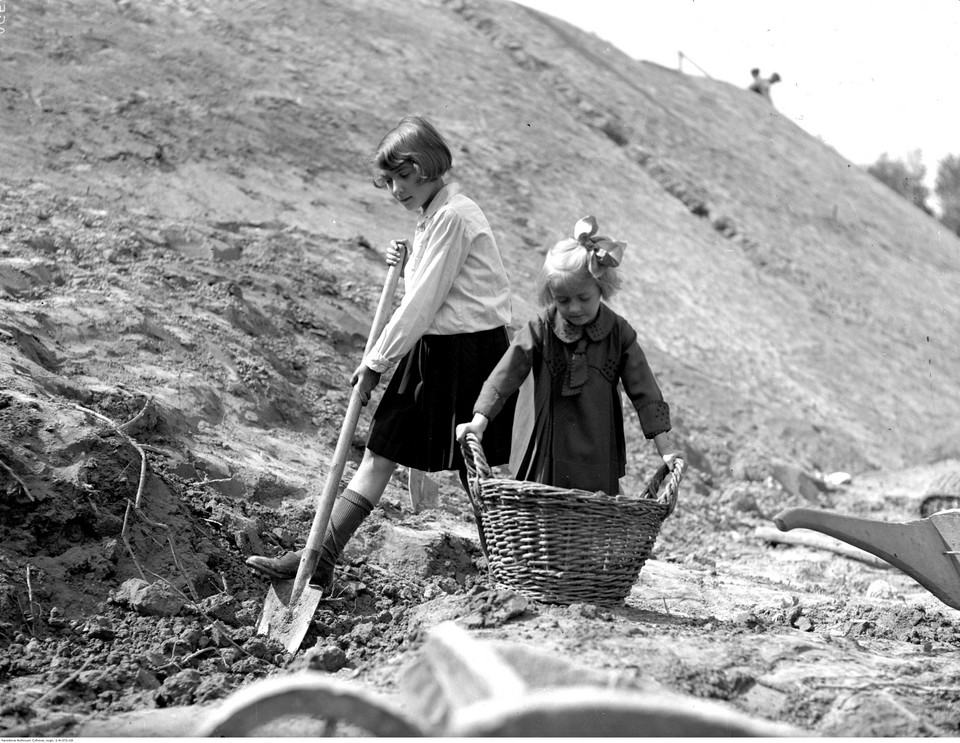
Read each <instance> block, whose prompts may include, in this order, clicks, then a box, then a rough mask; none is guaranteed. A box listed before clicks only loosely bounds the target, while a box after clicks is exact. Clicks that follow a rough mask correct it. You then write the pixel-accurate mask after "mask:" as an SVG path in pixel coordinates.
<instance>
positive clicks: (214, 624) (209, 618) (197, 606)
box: [150, 572, 277, 666]
mask: <svg viewBox="0 0 960 743" xmlns="http://www.w3.org/2000/svg"><path fill="white" fill-rule="evenodd" d="M150 575H152V576H154V577H155V578H156V579H157V580H161V581H163V582H164V583H166V584H167V586H169V587H170V589H171V590H173V591H174V592H175V593H177V594H179V596H180V598H182V599H183V600H184V601H187V602H189V603H190V604H192V605H193V607H194V608H195V609H196V610H197V611H198V612H199V613H200V614H201V616H203V618H204V619H206V620H207V621H209V622H210V626H211V627H216V628H218V629H220V630H221V632H222V634H223V636H224V638H225V639H226V640H227V642H229V643H230V644H231V645H233V647H235V648H236V649H237V650H239V651H240V652H241V653H243V654H244V655H246V656H249V657H250V658H256V657H257V656H255V655H254V654H253V653H251V652H250V651H249V650H245V649H244V648H242V647H240V645H238V644H237V643H236V642H235V641H234V639H233V638H232V637H230V634H229V632H227V631H226V627H225V626H224V624H223V622H221V621H220V620H219V619H217V618H215V617H212V616H210V615H209V614H208V613H207V612H205V611H204V610H203V609H201V608H200V604H199V602H193V601H190V598H189V597H188V596H187V595H186V594H185V593H184V592H183V591H181V590H180V589H179V588H177V587H176V586H175V585H173V583H171V582H170V581H169V580H167V579H166V578H164V577H163V576H162V575H157V574H156V573H153V572H151V573H150ZM267 662H268V663H270V665H273V666H276V665H277V664H276V663H274V662H273V661H272V660H271V661H267Z"/></svg>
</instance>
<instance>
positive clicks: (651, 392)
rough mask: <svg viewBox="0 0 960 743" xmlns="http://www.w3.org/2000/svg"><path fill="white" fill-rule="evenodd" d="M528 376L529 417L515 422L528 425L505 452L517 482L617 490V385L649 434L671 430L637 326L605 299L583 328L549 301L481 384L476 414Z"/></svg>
mask: <svg viewBox="0 0 960 743" xmlns="http://www.w3.org/2000/svg"><path fill="white" fill-rule="evenodd" d="M528 374H532V377H533V381H534V391H533V415H532V420H524V421H518V422H519V423H520V426H523V424H524V423H526V424H532V425H528V426H527V427H528V428H532V430H530V431H529V433H528V434H525V435H523V436H521V437H519V439H518V437H516V436H515V438H514V442H513V446H514V451H513V456H512V457H511V469H512V470H513V471H514V476H515V477H516V478H517V479H519V480H529V481H533V482H539V483H543V484H544V485H555V486H557V487H563V488H579V489H582V490H588V491H597V490H602V491H604V492H606V493H611V494H615V493H618V492H619V490H620V486H619V479H620V478H621V477H622V476H623V475H624V473H625V471H626V443H625V439H624V432H623V410H622V407H621V403H620V391H619V383H622V384H623V389H624V391H625V392H626V394H627V397H628V398H629V399H630V402H631V403H632V404H633V407H634V408H635V409H636V411H637V415H638V416H639V419H640V427H641V428H642V429H643V433H644V435H645V436H646V437H647V438H648V439H650V438H653V437H654V436H655V435H657V434H658V433H664V432H666V431H669V430H670V408H669V406H668V405H667V403H666V402H664V400H663V395H662V394H661V392H660V387H659V385H658V384H657V380H656V378H655V377H654V375H653V372H652V371H651V369H650V366H649V364H648V363H647V359H646V356H645V355H644V353H643V350H642V349H641V348H640V345H639V344H638V343H637V333H636V331H635V330H634V329H633V328H632V327H631V326H630V324H629V323H628V322H627V321H626V320H624V319H623V318H622V317H621V316H620V315H618V314H617V313H616V312H614V311H613V310H612V309H610V308H609V307H608V306H607V305H605V304H601V305H600V311H599V312H598V314H597V317H596V318H595V319H594V320H593V322H591V323H590V324H589V325H587V326H585V327H577V326H574V325H570V324H568V323H566V322H565V321H564V320H563V318H562V317H561V316H560V315H559V314H558V313H557V311H556V308H555V307H550V308H549V309H547V310H546V311H545V312H543V313H542V314H541V315H540V316H539V317H537V318H536V319H534V320H531V321H530V322H528V323H527V324H526V325H525V326H523V327H522V328H521V329H520V330H519V332H518V333H517V335H516V337H515V338H514V339H513V342H512V343H511V345H510V348H508V349H507V352H506V354H504V356H503V358H502V359H501V360H500V363H499V364H498V365H497V366H496V367H495V368H494V370H493V372H491V374H490V376H489V377H488V378H487V381H486V382H485V383H484V385H483V388H482V390H481V392H480V396H479V397H478V398H477V402H476V404H475V405H474V412H476V413H481V414H482V415H484V416H486V417H487V418H488V419H492V418H494V417H495V416H496V415H497V414H498V413H499V412H500V410H501V409H502V408H503V406H504V404H505V402H506V401H508V400H511V399H512V395H513V393H514V392H516V391H517V390H518V389H519V388H520V386H521V385H522V384H523V382H524V380H525V379H526V377H527V375H528ZM516 415H517V416H518V417H519V416H520V415H521V410H520V408H518V409H517V413H516Z"/></svg>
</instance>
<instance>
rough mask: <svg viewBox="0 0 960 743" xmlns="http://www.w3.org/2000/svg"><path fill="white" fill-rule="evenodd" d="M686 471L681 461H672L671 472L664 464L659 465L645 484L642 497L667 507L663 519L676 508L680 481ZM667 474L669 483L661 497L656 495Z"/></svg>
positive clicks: (684, 463) (685, 465) (684, 462)
mask: <svg viewBox="0 0 960 743" xmlns="http://www.w3.org/2000/svg"><path fill="white" fill-rule="evenodd" d="M686 469H687V463H686V461H684V460H683V459H674V460H673V469H672V470H671V468H670V467H668V466H667V465H666V464H661V465H660V467H659V468H658V469H657V471H656V472H655V473H654V475H653V477H651V478H650V481H649V482H648V483H647V487H646V490H644V493H643V496H642V497H644V498H653V499H655V500H657V501H658V502H659V503H661V504H663V505H665V506H666V507H667V511H666V513H664V514H663V518H664V519H666V518H667V516H669V515H670V514H671V513H673V509H674V508H676V507H677V496H678V495H679V493H680V481H681V480H682V479H683V473H684V472H685V471H686ZM668 474H669V475H670V481H669V482H668V483H667V488H666V490H665V491H664V492H663V495H658V492H659V490H660V486H661V485H662V484H663V481H664V480H665V479H666V477H667V475H668Z"/></svg>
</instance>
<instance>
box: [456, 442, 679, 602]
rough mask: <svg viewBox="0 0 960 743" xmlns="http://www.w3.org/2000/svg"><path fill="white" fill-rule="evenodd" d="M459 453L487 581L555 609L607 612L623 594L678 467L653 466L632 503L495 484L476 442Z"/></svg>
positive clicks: (673, 498) (669, 497)
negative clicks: (604, 607) (591, 607)
mask: <svg viewBox="0 0 960 743" xmlns="http://www.w3.org/2000/svg"><path fill="white" fill-rule="evenodd" d="M461 448H462V450H463V458H464V459H465V460H466V464H467V472H468V476H469V481H470V491H469V492H470V502H471V504H472V505H473V510H474V513H475V515H476V518H477V527H478V529H479V531H480V544H481V546H482V548H483V551H484V554H485V555H486V557H487V562H488V563H489V565H490V572H491V575H492V576H493V579H494V581H496V582H497V583H499V584H501V585H503V586H505V587H507V588H511V589H513V590H516V591H518V592H519V593H522V594H524V595H527V596H529V597H531V598H534V599H537V600H539V601H543V602H547V603H556V604H572V603H576V602H586V603H594V604H613V603H618V602H620V601H622V600H623V599H624V598H625V597H626V596H627V594H628V593H630V589H631V587H632V586H633V584H634V583H636V581H637V578H638V576H639V575H640V569H641V568H642V567H643V564H644V563H645V562H646V561H647V558H648V557H649V556H650V552H651V550H652V549H653V545H654V542H656V539H657V535H658V534H659V532H660V525H661V524H662V523H663V521H664V519H666V518H667V516H669V515H670V514H671V513H672V512H673V509H674V507H675V506H676V503H677V493H678V490H679V487H680V480H681V478H682V477H683V472H684V469H685V467H686V465H685V462H684V461H683V460H676V461H675V463H674V467H673V470H672V471H671V470H670V469H669V468H668V467H667V465H665V464H664V465H661V466H660V468H659V470H657V472H656V473H655V474H654V475H653V477H652V478H651V479H650V481H649V482H648V483H647V486H646V489H645V490H644V492H643V493H642V494H641V496H639V497H637V496H624V495H608V494H607V493H603V492H596V493H590V492H588V491H586V490H576V489H568V488H559V487H554V486H551V485H541V484H539V483H535V482H525V481H518V480H513V479H509V478H495V477H493V472H492V470H491V469H490V466H489V465H488V464H487V460H486V457H485V456H484V454H483V448H482V446H481V445H480V442H479V441H478V440H477V438H476V436H474V435H473V434H468V435H467V437H466V441H465V443H464V444H463V445H462V447H461ZM667 478H669V479H668V481H667V483H666V485H665V486H664V492H663V493H662V494H660V495H658V491H659V490H660V487H661V485H662V484H663V483H664V480H665V479H667Z"/></svg>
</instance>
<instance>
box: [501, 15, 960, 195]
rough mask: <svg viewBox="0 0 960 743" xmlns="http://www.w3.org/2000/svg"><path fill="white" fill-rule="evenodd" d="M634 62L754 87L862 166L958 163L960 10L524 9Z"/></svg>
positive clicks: (931, 173)
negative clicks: (757, 75) (774, 79)
mask: <svg viewBox="0 0 960 743" xmlns="http://www.w3.org/2000/svg"><path fill="white" fill-rule="evenodd" d="M517 2H519V4H521V5H526V6H529V7H532V8H536V9H537V10H540V11H543V12H545V13H548V14H550V15H552V16H555V17H557V18H561V19H563V20H565V21H567V22H568V23H571V24H573V25H575V26H578V27H580V28H582V29H583V30H585V31H589V32H592V33H594V34H596V35H597V36H598V37H600V38H601V39H603V40H605V41H608V42H610V43H612V44H614V45H616V46H617V47H619V48H620V49H622V50H623V51H624V52H626V53H627V54H629V55H630V56H632V57H634V58H636V59H643V60H647V61H650V62H656V63H657V64H660V65H663V66H665V67H671V68H673V69H677V68H678V66H680V64H681V58H680V53H682V54H683V59H682V66H681V67H680V69H682V70H683V72H685V73H687V74H691V75H703V74H707V75H708V76H709V77H712V78H716V79H718V80H723V81H725V82H728V83H732V84H734V85H739V86H742V87H747V86H748V85H749V84H750V82H751V78H750V70H751V69H752V68H754V67H759V68H760V72H761V74H762V75H763V76H764V77H768V76H769V75H771V74H772V73H774V72H777V73H779V75H780V77H781V78H782V79H781V82H779V83H777V84H776V85H774V86H773V88H772V89H771V95H772V98H773V103H774V105H775V106H776V107H777V110H778V111H779V112H780V113H781V114H783V115H785V116H787V117H789V118H790V119H791V120H792V121H793V122H794V123H796V124H797V125H799V126H800V127H802V128H803V129H804V130H806V131H807V132H808V133H810V134H812V135H814V136H816V137H819V138H820V139H822V140H823V141H824V142H826V143H827V144H828V145H830V146H831V147H833V148H834V149H835V150H837V151H838V152H839V153H840V154H841V155H843V156H844V157H846V158H847V159H848V160H850V161H852V162H853V163H855V164H858V165H869V164H871V163H874V162H876V160H877V158H878V157H880V155H881V154H884V153H886V154H887V155H889V156H890V157H891V158H893V159H897V160H903V161H906V160H907V159H908V156H909V154H910V153H912V152H914V151H915V150H920V151H921V154H922V161H923V164H924V165H925V166H926V168H927V185H928V186H929V187H930V188H931V190H932V188H933V181H934V178H935V177H936V171H937V167H938V164H939V162H940V160H942V159H943V157H944V156H946V155H948V154H952V155H960V81H958V77H960V0H803V2H801V1H800V0H762V1H761V0H517Z"/></svg>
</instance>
